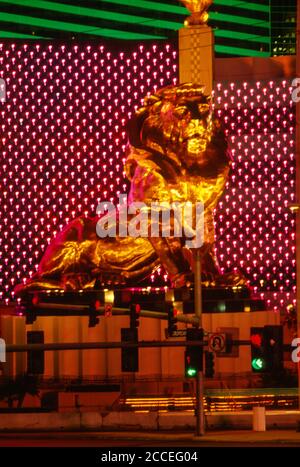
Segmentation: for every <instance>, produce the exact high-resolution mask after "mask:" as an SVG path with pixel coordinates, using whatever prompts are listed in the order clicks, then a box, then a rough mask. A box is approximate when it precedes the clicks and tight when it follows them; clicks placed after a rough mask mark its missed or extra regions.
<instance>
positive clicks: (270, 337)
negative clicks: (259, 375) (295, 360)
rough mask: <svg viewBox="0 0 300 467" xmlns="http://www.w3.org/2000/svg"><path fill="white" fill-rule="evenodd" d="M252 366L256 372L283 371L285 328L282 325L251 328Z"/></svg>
mask: <svg viewBox="0 0 300 467" xmlns="http://www.w3.org/2000/svg"><path fill="white" fill-rule="evenodd" d="M250 341H251V366H252V370H253V371H254V372H265V371H268V372H274V371H278V370H282V369H283V328H282V326H280V325H270V326H264V327H263V328H258V327H255V328H251V337H250Z"/></svg>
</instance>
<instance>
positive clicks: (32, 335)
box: [27, 331, 45, 375]
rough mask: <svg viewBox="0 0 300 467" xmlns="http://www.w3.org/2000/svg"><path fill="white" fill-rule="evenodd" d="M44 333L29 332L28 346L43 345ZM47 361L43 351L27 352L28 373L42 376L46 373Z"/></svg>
mask: <svg viewBox="0 0 300 467" xmlns="http://www.w3.org/2000/svg"><path fill="white" fill-rule="evenodd" d="M43 343H44V331H27V344H43ZM44 366H45V359H44V351H43V350H29V351H28V352H27V373H28V374H30V375H41V374H43V373H44Z"/></svg>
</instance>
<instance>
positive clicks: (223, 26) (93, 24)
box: [0, 0, 271, 57]
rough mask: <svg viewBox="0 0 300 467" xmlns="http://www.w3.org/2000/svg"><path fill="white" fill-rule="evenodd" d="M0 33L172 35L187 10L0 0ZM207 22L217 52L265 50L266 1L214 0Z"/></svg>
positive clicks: (148, 4)
mask: <svg viewBox="0 0 300 467" xmlns="http://www.w3.org/2000/svg"><path fill="white" fill-rule="evenodd" d="M0 11H1V15H0V37H5V38H16V39H42V38H45V39H53V38H56V39H62V40H65V41H67V40H70V39H76V40H78V39H85V40H90V39H93V40H94V39H96V40H99V38H109V39H122V40H135V41H138V40H146V39H149V40H153V39H175V38H176V37H177V34H178V29H180V28H182V27H183V22H184V19H185V18H186V16H187V15H188V11H187V9H186V8H185V7H183V6H182V4H181V2H180V1H177V0H162V1H157V0H142V1H138V2H136V1H135V0H102V1H101V2H93V1H85V2H84V6H83V4H82V2H81V5H80V6H78V2H77V1H75V0H67V1H63V2H62V1H59V0H58V1H56V2H45V1H43V0H32V1H31V2H30V4H29V3H28V4H27V5H24V2H23V1H22V0H10V1H4V0H0ZM209 24H210V25H211V26H212V28H213V29H214V34H215V43H216V45H215V52H216V54H217V56H254V57H267V56H270V54H271V23H270V5H269V0H255V1H240V0H215V1H214V3H213V5H212V7H211V9H210V21H209Z"/></svg>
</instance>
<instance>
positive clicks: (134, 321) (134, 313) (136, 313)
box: [129, 303, 141, 329]
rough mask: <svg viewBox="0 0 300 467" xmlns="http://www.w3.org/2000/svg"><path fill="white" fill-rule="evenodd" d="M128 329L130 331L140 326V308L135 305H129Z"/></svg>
mask: <svg viewBox="0 0 300 467" xmlns="http://www.w3.org/2000/svg"><path fill="white" fill-rule="evenodd" d="M129 311H130V327H131V328H132V329H135V328H138V327H139V325H140V312H141V307H140V305H137V304H134V303H133V304H131V305H130V310H129Z"/></svg>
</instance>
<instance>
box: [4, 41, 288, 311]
mask: <svg viewBox="0 0 300 467" xmlns="http://www.w3.org/2000/svg"><path fill="white" fill-rule="evenodd" d="M177 60H178V57H177V50H176V47H175V45H172V44H169V43H159V42H158V43H155V44H149V43H148V44H146V43H144V44H133V45H132V44H131V45H130V46H129V45H127V44H126V46H125V45H124V46H123V47H122V46H118V47H113V46H110V47H109V46H105V45H103V46H101V45H96V44H85V43H82V44H78V45H73V44H72V45H61V44H55V43H53V44H48V43H44V42H41V43H36V42H34V43H28V44H21V43H12V42H5V43H1V44H0V78H3V79H4V80H5V81H6V86H7V99H6V102H5V103H1V102H0V118H1V120H0V127H1V134H0V153H1V165H0V183H1V194H0V197H1V200H0V201H1V206H0V269H1V272H0V292H1V297H2V298H4V299H9V298H10V297H11V292H12V289H13V287H14V285H15V284H17V283H19V282H20V281H22V280H25V278H26V277H30V276H31V275H32V274H33V273H34V272H35V270H36V268H37V265H38V262H39V260H40V258H41V256H42V254H43V252H44V251H45V248H46V246H47V244H48V243H49V242H50V240H51V238H52V236H53V235H54V234H55V233H56V232H58V231H59V230H61V229H62V227H63V226H64V225H65V224H66V223H67V222H69V221H70V220H71V219H73V218H75V217H77V216H78V215H80V214H84V215H95V209H96V206H97V203H98V202H99V200H100V199H101V200H104V199H107V200H114V199H115V197H116V195H117V194H118V193H119V192H121V193H123V192H126V190H127V188H128V182H127V180H126V178H125V175H124V172H123V163H124V157H125V155H124V154H125V147H126V143H127V136H126V131H125V127H126V122H127V120H128V118H130V116H131V115H132V112H133V111H134V110H135V109H136V108H138V107H139V106H140V105H141V104H142V99H143V96H145V95H146V94H147V93H150V92H153V91H154V90H156V89H159V88H160V87H163V86H165V85H168V84H176V83H177V80H178V65H177ZM290 84H291V83H289V82H287V81H276V82H256V83H253V82H252V83H251V82H249V83H227V84H226V83H222V84H217V85H216V87H215V107H216V112H217V113H218V114H219V116H220V118H221V119H222V120H223V122H224V125H225V128H226V132H227V134H228V138H229V144H230V148H231V151H232V158H233V167H232V173H231V178H230V181H229V183H228V186H227V190H226V193H225V195H224V196H223V198H222V200H221V202H220V205H219V209H218V212H217V215H216V228H217V236H218V242H219V243H218V257H219V262H220V266H221V268H222V270H223V271H230V270H233V269H234V268H235V267H237V268H238V269H240V270H242V271H243V272H244V274H245V275H246V276H247V277H248V278H249V279H250V282H251V284H252V286H253V287H254V290H255V291H256V292H261V293H262V294H268V293H270V292H275V293H276V294H285V295H284V296H285V298H284V299H281V302H282V303H281V302H280V301H279V302H280V303H281V304H282V305H285V303H290V302H291V300H292V299H293V294H294V291H295V223H294V222H295V220H294V217H293V214H291V212H290V210H289V207H288V206H289V204H290V203H292V202H294V201H295V147H294V146H295V115H294V108H293V105H292V102H291V97H290V96H291V91H290ZM160 274H161V278H162V279H163V280H166V279H167V278H166V275H165V273H164V272H163V271H161V272H160ZM275 298H276V295H275Z"/></svg>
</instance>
